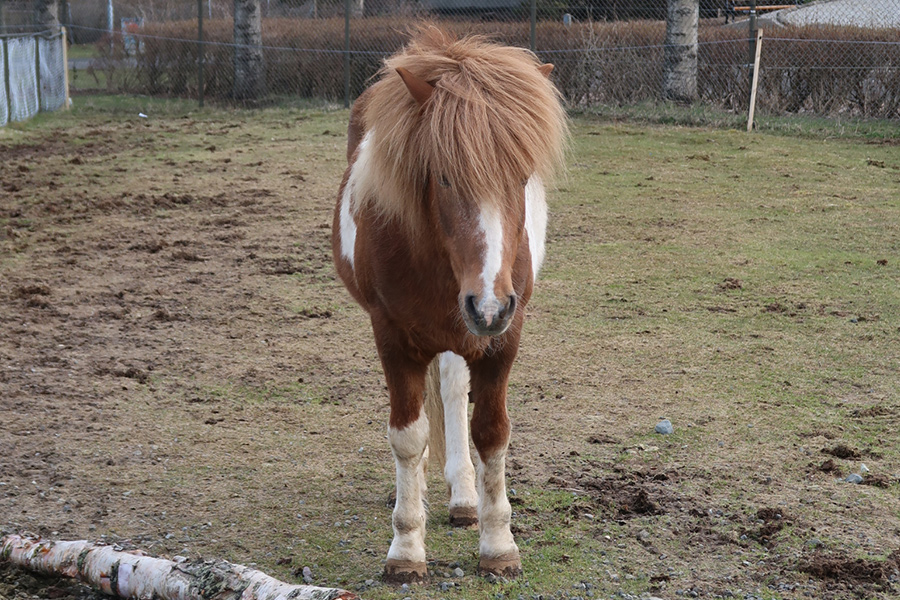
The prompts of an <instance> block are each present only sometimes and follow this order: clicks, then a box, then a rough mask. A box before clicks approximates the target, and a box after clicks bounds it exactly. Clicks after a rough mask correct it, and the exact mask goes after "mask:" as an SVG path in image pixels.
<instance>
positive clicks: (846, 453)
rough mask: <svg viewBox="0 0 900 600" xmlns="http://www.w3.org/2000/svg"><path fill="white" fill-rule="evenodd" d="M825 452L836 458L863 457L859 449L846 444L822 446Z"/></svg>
mask: <svg viewBox="0 0 900 600" xmlns="http://www.w3.org/2000/svg"><path fill="white" fill-rule="evenodd" d="M822 453H823V454H830V455H831V456H833V457H835V458H843V459H847V460H856V459H858V458H862V454H861V453H860V452H859V450H857V449H855V448H851V447H850V446H847V445H846V444H838V445H837V446H835V447H834V448H822Z"/></svg>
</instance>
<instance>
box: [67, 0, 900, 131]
mask: <svg viewBox="0 0 900 600" xmlns="http://www.w3.org/2000/svg"><path fill="white" fill-rule="evenodd" d="M778 1H779V0H771V2H769V3H768V4H763V3H762V2H760V3H759V4H757V3H756V1H755V0H754V1H753V2H746V3H745V2H743V0H699V27H698V45H697V101H696V102H697V104H699V105H702V106H710V107H714V108H717V109H723V110H727V111H734V112H743V111H746V110H747V108H748V102H749V97H750V85H751V76H752V66H753V65H752V63H753V58H754V47H753V45H754V43H755V39H756V36H755V33H754V27H753V25H752V23H753V22H756V26H757V27H758V28H759V29H762V30H764V36H763V39H762V48H761V58H760V68H759V74H758V77H759V83H758V90H757V112H758V114H759V113H762V114H790V113H800V114H814V115H823V116H848V117H851V116H852V117H874V118H887V119H900V0H819V1H816V2H808V3H802V4H795V3H788V4H784V3H781V4H774V3H775V2H778ZM782 1H783V0H782ZM236 4H242V5H253V6H254V7H255V9H256V10H258V13H259V16H260V17H261V18H260V22H261V24H260V30H261V39H260V41H259V42H258V43H253V44H250V45H249V46H252V49H253V50H259V51H261V54H262V60H261V61H260V63H259V64H260V70H261V74H260V81H261V82H262V86H263V87H262V88H260V89H261V90H262V94H263V98H257V99H253V98H250V101H252V102H254V103H256V102H259V101H278V100H279V99H286V98H297V97H302V98H322V99H326V100H330V101H344V100H345V99H347V100H352V98H355V97H356V96H357V95H359V94H360V93H361V92H362V90H363V89H365V87H366V85H367V84H368V82H369V80H370V78H371V77H372V75H373V74H374V73H375V72H376V71H377V70H378V68H379V67H380V65H381V61H382V60H383V58H384V57H385V56H387V55H389V54H391V53H392V52H394V51H396V50H397V49H398V48H400V47H401V46H402V44H403V43H404V42H405V40H406V32H407V31H408V29H409V27H410V26H411V25H413V24H415V23H417V22H419V21H420V20H422V19H429V20H432V21H435V22H437V23H439V24H440V25H441V26H443V27H445V28H447V29H450V30H453V31H456V32H458V33H460V34H468V33H477V34H485V35H488V36H490V37H491V38H493V39H496V40H498V41H501V42H504V43H508V44H513V45H518V46H523V47H526V48H531V49H533V50H534V51H535V52H536V53H537V54H538V56H539V57H540V58H541V59H542V60H544V61H546V62H552V63H554V64H555V65H556V69H555V70H554V73H553V77H554V81H555V82H556V84H557V85H558V86H559V88H560V89H561V90H562V92H563V93H564V95H565V96H566V98H567V99H568V101H569V102H570V103H571V105H573V106H583V107H591V106H598V105H600V106H614V107H627V106H635V105H639V106H640V105H659V104H661V103H662V101H663V98H664V95H663V91H662V88H663V85H662V82H663V77H664V73H663V70H664V61H665V49H666V46H665V38H666V22H665V19H666V10H667V3H666V1H665V0H581V1H580V2H577V3H576V2H572V0H560V1H556V0H199V1H197V2H195V1H194V0H180V1H176V0H71V1H70V2H69V3H68V4H67V10H65V11H61V17H60V18H61V20H62V19H65V20H66V21H67V23H68V24H69V26H70V30H71V32H72V41H73V42H75V43H77V44H87V45H90V47H91V48H92V49H93V51H92V53H91V54H90V56H91V58H90V59H80V62H79V63H78V64H77V65H76V68H75V70H74V71H73V88H75V89H81V90H83V91H86V90H92V89H93V90H96V89H101V90H104V91H109V92H127V93H139V94H148V95H154V96H179V97H192V98H206V99H221V100H233V99H234V98H235V97H236V96H237V94H236V93H235V90H236V81H235V79H236V71H235V62H236V61H235V55H236V53H237V54H238V55H240V54H241V53H242V51H243V50H246V49H248V44H245V43H238V44H236V43H235V34H234V32H235V27H234V22H233V8H234V6H235V5H236ZM238 62H240V59H238ZM241 97H243V98H246V96H245V95H243V94H242V95H241Z"/></svg>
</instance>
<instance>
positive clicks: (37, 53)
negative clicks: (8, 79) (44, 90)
mask: <svg viewBox="0 0 900 600" xmlns="http://www.w3.org/2000/svg"><path fill="white" fill-rule="evenodd" d="M31 39H33V40H34V80H35V81H36V82H37V86H36V87H37V112H41V34H39V33H36V34H34V35H33V36H32V38H31ZM35 114H37V113H35Z"/></svg>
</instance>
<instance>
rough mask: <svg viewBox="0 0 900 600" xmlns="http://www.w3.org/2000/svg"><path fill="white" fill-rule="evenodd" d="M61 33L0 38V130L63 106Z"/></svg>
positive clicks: (63, 40)
mask: <svg viewBox="0 0 900 600" xmlns="http://www.w3.org/2000/svg"><path fill="white" fill-rule="evenodd" d="M64 36H65V34H64V32H58V33H51V32H44V33H39V34H15V35H10V34H7V35H0V77H2V85H0V127H2V126H4V125H6V124H7V123H9V122H10V121H26V120H28V119H30V118H31V117H33V116H34V115H36V114H37V113H38V111H42V110H43V111H53V110H59V109H60V108H62V107H64V106H65V105H66V103H67V100H68V94H67V89H66V61H65V58H64V57H65V37H64Z"/></svg>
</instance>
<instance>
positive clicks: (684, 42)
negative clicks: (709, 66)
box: [663, 0, 700, 103]
mask: <svg viewBox="0 0 900 600" xmlns="http://www.w3.org/2000/svg"><path fill="white" fill-rule="evenodd" d="M699 21H700V1H699V0H668V12H667V14H666V42H665V49H664V51H663V97H664V98H665V99H666V100H674V101H675V102H681V103H690V102H693V101H695V100H696V99H697V26H698V23H699Z"/></svg>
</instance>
